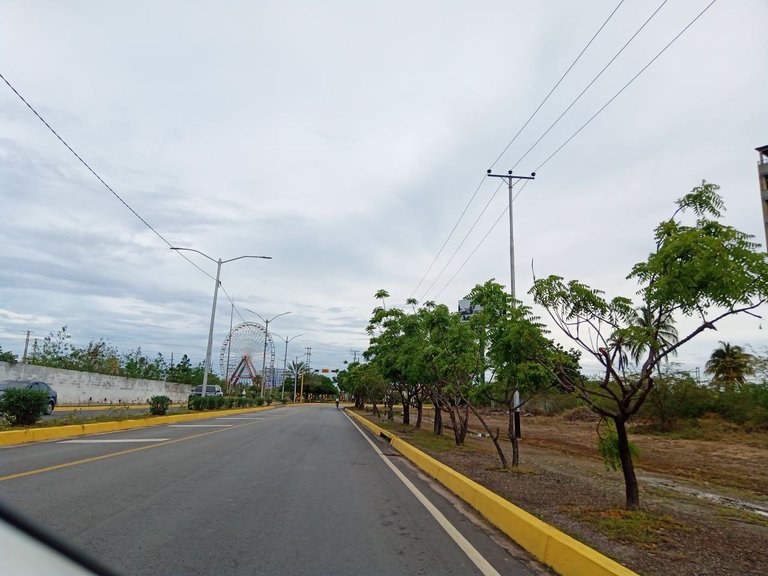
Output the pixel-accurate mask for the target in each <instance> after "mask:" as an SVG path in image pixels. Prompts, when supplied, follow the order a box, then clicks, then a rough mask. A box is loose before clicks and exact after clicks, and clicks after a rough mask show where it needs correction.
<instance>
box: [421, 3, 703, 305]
mask: <svg viewBox="0 0 768 576" xmlns="http://www.w3.org/2000/svg"><path fill="white" fill-rule="evenodd" d="M715 2H717V0H711V2H710V3H709V4H707V5H706V6H705V7H704V9H703V10H702V11H701V12H699V13H698V14H697V15H696V16H695V17H694V18H693V19H692V20H691V21H690V22H689V23H688V24H687V25H686V26H685V27H684V28H683V29H682V30H681V31H680V32H678V33H677V35H676V36H675V37H674V38H672V40H670V41H669V42H668V43H667V44H666V45H665V46H664V47H663V48H662V49H661V50H660V51H659V52H658V53H656V55H655V56H654V57H653V58H651V60H649V61H648V63H647V64H646V65H645V66H643V67H642V68H641V69H640V71H639V72H638V73H637V74H635V75H634V76H633V77H632V78H631V79H630V80H629V81H628V82H627V83H626V84H624V86H622V87H621V89H620V90H619V91H618V92H616V94H614V95H613V96H612V97H611V98H610V99H609V100H608V101H607V102H606V103H605V104H603V105H602V106H601V107H600V108H599V109H598V110H597V112H595V113H594V114H593V115H592V116H591V117H590V118H589V119H588V120H587V121H586V122H584V123H583V124H582V125H581V126H580V127H579V128H578V129H577V130H576V131H575V132H574V133H573V134H571V136H569V137H568V139H567V140H566V141H565V142H563V143H562V144H561V145H560V146H558V147H557V148H556V149H555V151H554V152H552V153H551V154H550V155H549V156H548V157H547V158H546V159H545V160H544V161H543V162H542V163H541V164H539V165H538V166H537V167H536V169H535V170H534V172H536V173H538V172H539V171H540V169H541V168H542V167H543V166H545V165H546V164H547V163H548V162H549V161H550V160H552V158H554V157H555V156H556V155H557V153H558V152H560V150H562V149H563V148H564V147H565V146H566V145H567V144H568V143H570V142H571V140H573V139H574V138H575V137H576V136H577V135H578V134H579V133H580V132H581V131H582V130H583V129H584V128H586V127H587V126H588V125H589V124H590V123H591V122H592V121H593V120H594V119H595V118H597V116H598V115H599V114H600V113H602V112H603V110H605V109H606V108H607V107H608V106H609V105H610V104H611V103H612V102H613V101H614V100H615V99H616V98H617V97H618V96H619V95H620V94H621V93H622V92H624V90H626V89H627V88H628V87H629V86H630V85H631V84H632V83H633V82H634V81H635V80H636V79H637V78H638V77H639V76H640V75H641V74H642V73H643V72H645V71H646V70H647V69H648V68H649V67H650V66H651V65H652V64H653V63H654V62H655V61H656V60H657V59H658V58H659V57H660V56H661V55H662V54H664V52H666V51H667V50H668V49H669V47H670V46H672V44H674V43H675V42H676V41H677V40H678V39H679V38H680V37H681V36H682V35H683V34H684V33H685V32H686V31H687V30H688V29H689V28H690V27H691V26H693V24H694V23H696V21H697V20H699V18H701V17H702V16H703V15H704V14H705V13H706V12H707V11H708V10H709V9H710V8H711V7H712V5H713V4H715ZM528 182H529V181H526V182H525V183H524V184H523V186H521V187H520V190H518V191H517V193H516V194H515V196H514V198H513V201H514V200H516V199H517V197H518V196H519V195H520V193H522V191H523V190H524V189H525V187H526V186H527V185H528ZM508 210H509V207H508V206H507V207H506V208H504V210H503V211H502V212H501V214H500V215H499V217H498V218H497V219H496V220H495V221H494V223H493V224H492V225H491V226H490V228H489V229H488V232H486V234H485V235H484V236H483V237H482V238H481V239H480V242H478V244H477V246H475V248H474V250H472V252H471V253H470V255H469V256H468V257H467V259H466V260H464V262H462V264H461V266H459V268H458V269H457V270H456V272H455V273H454V274H453V276H451V278H450V280H448V282H446V284H445V285H444V286H443V287H442V288H441V289H440V291H439V292H438V293H437V294H435V298H437V297H438V296H439V295H440V294H442V292H443V290H445V289H446V288H447V287H448V286H449V285H450V283H451V282H453V280H454V278H456V276H457V275H458V274H459V272H460V271H461V270H462V269H463V268H464V266H465V265H466V264H467V263H468V262H469V260H470V259H471V258H472V256H474V255H475V253H476V252H477V250H478V249H479V248H480V246H482V244H483V242H485V239H486V238H487V237H488V236H489V235H490V233H491V231H492V230H493V229H494V228H495V227H496V225H497V224H498V223H499V221H501V219H502V217H503V216H504V215H505V214H506V213H507V211H508ZM454 256H455V254H454Z"/></svg>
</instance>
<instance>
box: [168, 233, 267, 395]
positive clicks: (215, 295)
mask: <svg viewBox="0 0 768 576" xmlns="http://www.w3.org/2000/svg"><path fill="white" fill-rule="evenodd" d="M171 250H176V251H177V252H178V251H182V250H185V251H187V252H197V253H198V254H200V255H201V256H204V257H205V258H208V260H210V261H211V262H216V286H214V288H213V305H212V306H211V324H210V326H209V327H208V349H207V350H206V353H205V370H204V371H203V390H202V395H203V396H206V395H207V392H208V374H209V373H210V371H211V349H212V348H213V324H214V321H215V320H216V299H217V298H218V296H219V278H220V277H221V265H222V264H226V263H227V262H234V261H235V260H241V259H243V258H261V259H264V260H272V256H249V255H248V256H238V257H237V258H230V259H229V260H222V259H221V258H219V259H218V260H214V259H213V258H211V257H210V256H208V254H205V253H204V252H200V250H195V249H194V248H179V247H178V246H171Z"/></svg>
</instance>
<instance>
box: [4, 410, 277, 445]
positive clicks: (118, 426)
mask: <svg viewBox="0 0 768 576" xmlns="http://www.w3.org/2000/svg"><path fill="white" fill-rule="evenodd" d="M267 410H269V411H271V410H274V407H271V406H265V407H260V408H235V409H232V410H224V411H220V412H217V413H218V414H221V415H224V416H226V415H227V414H231V415H233V416H234V415H236V414H252V413H255V412H263V411H267ZM211 418H215V416H214V413H212V412H208V411H206V412H194V413H191V414H172V415H168V416H154V417H152V418H145V419H138V420H136V419H131V420H119V421H114V422H91V423H82V424H68V425H65V426H49V427H43V428H23V429H21V430H5V431H0V449H4V448H6V447H8V446H18V445H21V444H30V443H32V442H43V441H48V440H60V439H62V438H71V437H73V436H88V435H90V434H103V433H107V432H117V431H122V430H135V429H138V428H149V427H152V426H167V425H168V424H170V423H172V422H188V421H193V420H206V419H211Z"/></svg>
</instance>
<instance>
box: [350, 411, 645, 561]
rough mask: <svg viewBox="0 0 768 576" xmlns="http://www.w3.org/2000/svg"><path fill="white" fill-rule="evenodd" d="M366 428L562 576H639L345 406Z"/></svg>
mask: <svg viewBox="0 0 768 576" xmlns="http://www.w3.org/2000/svg"><path fill="white" fill-rule="evenodd" d="M346 413H347V414H349V415H350V416H352V417H354V418H355V420H357V422H359V423H360V424H362V425H363V426H365V427H366V428H368V429H369V430H370V431H371V432H373V433H374V434H376V435H377V436H381V437H382V438H386V439H387V440H388V441H389V443H390V444H391V445H392V447H393V448H394V449H395V450H397V451H398V452H400V453H401V454H402V455H403V456H405V457H406V458H407V459H408V460H410V461H411V462H412V463H413V464H415V465H416V466H418V467H419V468H421V470H423V471H424V472H425V473H427V474H429V475H430V476H431V477H432V478H434V479H435V480H437V481H438V482H440V483H441V484H442V485H443V486H445V487H446V488H448V489H449V490H450V491H451V492H453V493H454V494H456V496H458V497H459V498H461V499H462V500H464V501H465V502H466V503H467V504H469V505H470V506H472V508H474V509H475V510H477V511H478V512H479V513H480V514H481V515H482V516H483V517H484V518H485V519H486V520H488V521H489V522H490V523H491V524H493V525H494V526H496V527H497V528H498V529H499V530H501V531H502V532H504V533H505V534H506V535H507V536H509V537H510V538H511V539H512V540H514V541H515V542H517V543H518V544H519V545H520V546H522V547H523V548H525V549H526V550H527V551H528V552H530V553H531V554H532V555H533V556H534V557H535V558H536V559H537V560H539V561H540V562H543V563H544V564H546V565H547V566H549V567H550V568H552V569H554V570H555V571H556V572H557V573H558V574H561V575H562V576H638V575H637V573H635V572H633V571H632V570H630V569H629V568H626V567H625V566H622V565H621V564H619V563H618V562H616V561H614V560H611V559H610V558H608V557H607V556H605V555H603V554H601V553H600V552H598V551H597V550H594V549H593V548H590V547H589V546H587V545H585V544H582V543H581V542H579V541H578V540H576V539H575V538H572V537H571V536H568V535H567V534H565V533H564V532H561V531H560V530H558V529H557V528H555V527H553V526H550V525H549V524H546V523H545V522H542V521H541V520H539V519H538V518H536V517H535V516H533V515H532V514H529V513H528V512H526V511H525V510H523V509H522V508H518V507H517V506H515V505H514V504H512V503H511V502H509V501H508V500H505V499H504V498H502V497H501V496H499V495H498V494H495V493H493V492H491V491H490V490H488V489H487V488H485V487H483V486H481V485H480V484H478V483H477V482H475V481H474V480H470V479H469V478H467V477H466V476H464V475H462V474H459V473H458V472H456V471H455V470H453V469H451V468H449V467H448V466H446V465H445V464H443V463H441V462H438V461H437V460H435V459H434V458H432V457H431V456H429V455H428V454H426V453H424V452H422V451H421V450H419V449H418V448H416V447H414V446H411V445H410V444H408V443H407V442H405V441H404V440H402V439H401V438H400V437H398V436H397V435H395V434H393V433H392V432H390V431H388V430H385V429H384V428H382V427H380V426H377V425H376V424H374V423H373V422H371V421H370V420H368V419H366V418H365V417H363V416H361V415H359V414H357V413H355V412H353V411H352V410H346Z"/></svg>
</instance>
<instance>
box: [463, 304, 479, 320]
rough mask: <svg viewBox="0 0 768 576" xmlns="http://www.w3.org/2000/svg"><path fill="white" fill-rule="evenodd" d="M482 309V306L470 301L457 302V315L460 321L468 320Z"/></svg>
mask: <svg viewBox="0 0 768 576" xmlns="http://www.w3.org/2000/svg"><path fill="white" fill-rule="evenodd" d="M482 309H483V307H482V306H480V305H479V304H475V303H474V302H472V301H471V300H459V314H461V319H462V320H469V317H470V316H472V314H476V313H477V312H480V310H482Z"/></svg>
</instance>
